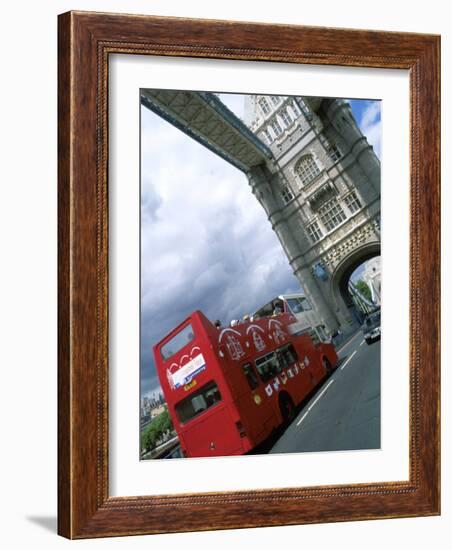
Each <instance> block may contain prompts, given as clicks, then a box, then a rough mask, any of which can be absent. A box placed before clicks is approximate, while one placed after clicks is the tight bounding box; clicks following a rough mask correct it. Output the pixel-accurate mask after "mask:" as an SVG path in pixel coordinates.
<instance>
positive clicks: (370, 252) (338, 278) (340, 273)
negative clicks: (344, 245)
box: [331, 242, 381, 329]
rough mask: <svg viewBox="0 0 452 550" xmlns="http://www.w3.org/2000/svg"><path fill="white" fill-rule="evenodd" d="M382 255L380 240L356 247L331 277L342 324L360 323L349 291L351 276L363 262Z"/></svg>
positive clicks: (332, 291)
mask: <svg viewBox="0 0 452 550" xmlns="http://www.w3.org/2000/svg"><path fill="white" fill-rule="evenodd" d="M380 255H381V246H380V242H371V243H368V244H365V245H363V246H361V247H359V248H357V249H355V250H354V251H353V252H352V253H351V254H349V255H348V256H347V257H346V258H344V259H343V260H342V262H341V263H340V264H339V265H338V266H337V267H336V269H335V270H334V273H333V274H332V277H331V295H332V296H333V301H334V306H335V312H336V315H337V317H338V320H339V322H340V324H341V325H342V326H344V327H350V329H352V328H354V327H356V326H357V325H358V324H359V318H358V317H357V316H356V314H355V311H354V310H355V304H354V302H353V300H352V298H351V296H350V293H349V291H348V281H349V279H350V276H351V275H352V273H353V272H354V271H355V269H356V268H357V267H359V266H360V265H361V264H363V263H364V262H366V261H367V260H370V259H371V258H374V257H376V256H380Z"/></svg>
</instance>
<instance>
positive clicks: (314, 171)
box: [295, 155, 320, 185]
mask: <svg viewBox="0 0 452 550" xmlns="http://www.w3.org/2000/svg"><path fill="white" fill-rule="evenodd" d="M295 173H296V174H297V176H299V178H300V180H301V183H302V184H303V185H307V184H308V183H309V182H310V181H312V180H313V179H314V178H315V177H316V176H317V175H318V174H320V169H319V167H318V166H317V163H316V162H315V160H314V158H313V157H312V155H305V156H304V157H301V159H300V160H299V161H298V162H297V164H296V166H295Z"/></svg>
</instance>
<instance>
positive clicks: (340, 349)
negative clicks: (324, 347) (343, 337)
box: [336, 331, 361, 353]
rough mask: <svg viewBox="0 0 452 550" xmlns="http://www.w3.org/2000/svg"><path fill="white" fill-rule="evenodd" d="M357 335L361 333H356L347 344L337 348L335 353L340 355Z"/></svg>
mask: <svg viewBox="0 0 452 550" xmlns="http://www.w3.org/2000/svg"><path fill="white" fill-rule="evenodd" d="M359 334H361V331H358V332H357V333H356V334H355V336H353V337H352V338H350V340H349V341H348V342H345V344H344V345H343V346H342V347H341V348H339V349H338V350H336V353H340V352H341V351H342V350H343V349H344V348H345V347H347V346H348V345H349V344H351V343H352V342H353V340H354V339H355V338H356V337H357V336H359Z"/></svg>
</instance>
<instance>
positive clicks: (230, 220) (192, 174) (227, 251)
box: [140, 94, 380, 396]
mask: <svg viewBox="0 0 452 550" xmlns="http://www.w3.org/2000/svg"><path fill="white" fill-rule="evenodd" d="M221 99H222V101H224V102H225V103H226V104H227V105H228V107H229V108H230V109H231V110H233V111H234V112H235V113H236V114H237V115H238V116H243V96H239V95H234V94H224V95H221ZM350 103H351V106H352V109H353V112H354V114H355V117H356V119H357V121H358V123H359V124H360V127H361V128H362V130H363V132H364V133H365V135H367V136H368V139H369V141H370V142H371V143H372V145H373V146H374V148H375V151H376V153H377V154H378V155H380V102H378V101H358V100H353V101H351V102H350ZM141 109H142V110H141V360H140V363H141V364H140V372H141V395H142V396H145V395H152V394H153V393H155V392H158V391H160V385H159V382H158V378H157V374H156V371H155V368H154V362H153V357H152V346H153V345H154V344H155V343H156V342H158V341H159V340H160V339H161V338H163V336H165V334H167V333H168V332H169V331H170V330H171V329H172V328H174V326H176V325H177V324H178V323H180V322H181V321H183V320H184V319H185V318H186V317H187V316H188V315H190V313H191V312H192V311H194V310H196V309H199V310H201V311H202V312H203V313H204V314H205V315H206V316H207V317H208V318H209V319H211V320H212V321H214V320H215V319H220V320H221V321H222V322H223V323H224V324H226V323H228V322H229V321H230V320H231V319H235V318H240V317H242V316H243V315H244V314H246V313H251V312H253V311H254V310H256V309H257V308H258V307H259V306H261V305H263V304H264V303H266V302H267V301H269V300H270V299H271V298H273V297H274V296H276V295H277V294H282V293H287V292H296V291H298V290H300V285H299V283H298V281H297V279H296V278H295V277H294V275H293V274H292V272H291V270H290V267H289V264H288V261H287V258H286V256H285V255H284V253H283V251H282V248H281V245H280V244H279V241H278V239H277V237H276V235H275V233H274V232H273V231H272V229H271V227H270V225H269V223H268V221H267V219H266V215H265V213H264V210H263V209H262V208H261V206H260V205H259V203H258V202H257V201H256V199H255V198H254V196H253V195H252V193H251V192H250V190H249V187H248V183H247V178H246V176H245V175H244V174H243V173H242V172H240V171H239V170H237V169H236V168H234V167H233V166H231V165H229V164H228V163H227V162H226V161H224V160H223V159H221V158H220V157H218V156H216V155H215V154H214V153H211V152H210V151H209V150H207V149H206V148H205V147H203V146H202V145H200V144H198V143H197V142H196V141H194V140H192V139H191V138H189V137H188V136H186V135H185V134H183V133H182V132H181V131H180V130H178V129H176V128H175V127H173V126H172V125H170V124H169V123H168V122H166V121H164V120H163V119H161V118H160V117H158V116H157V115H155V114H154V113H152V112H151V111H149V110H148V109H146V108H144V107H142V108H141Z"/></svg>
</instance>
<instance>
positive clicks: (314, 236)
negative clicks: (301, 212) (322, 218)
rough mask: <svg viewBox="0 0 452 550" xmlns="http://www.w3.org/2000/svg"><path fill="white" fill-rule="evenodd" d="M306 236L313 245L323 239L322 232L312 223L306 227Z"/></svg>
mask: <svg viewBox="0 0 452 550" xmlns="http://www.w3.org/2000/svg"><path fill="white" fill-rule="evenodd" d="M308 235H309V237H310V239H311V241H312V242H313V243H316V242H317V241H319V240H320V239H321V238H322V237H323V233H322V230H321V229H320V227H319V224H318V223H317V222H312V223H311V225H308Z"/></svg>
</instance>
